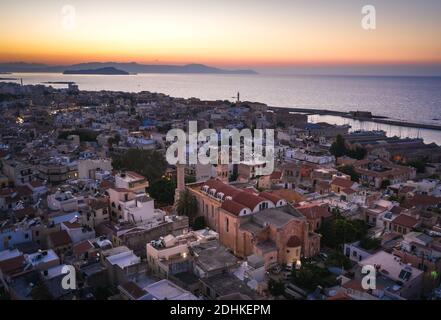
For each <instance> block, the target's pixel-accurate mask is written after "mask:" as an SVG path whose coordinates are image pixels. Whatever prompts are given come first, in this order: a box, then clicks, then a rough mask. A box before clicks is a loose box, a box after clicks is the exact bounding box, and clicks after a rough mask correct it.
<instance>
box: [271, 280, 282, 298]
mask: <svg viewBox="0 0 441 320" xmlns="http://www.w3.org/2000/svg"><path fill="white" fill-rule="evenodd" d="M268 291H269V293H270V294H271V295H272V296H274V297H278V296H281V295H283V294H284V293H285V286H284V285H283V282H281V281H276V280H274V279H272V278H270V279H269V280H268Z"/></svg>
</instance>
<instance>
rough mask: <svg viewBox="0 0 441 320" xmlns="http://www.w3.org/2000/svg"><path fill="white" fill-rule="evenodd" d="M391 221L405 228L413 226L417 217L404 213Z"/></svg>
mask: <svg viewBox="0 0 441 320" xmlns="http://www.w3.org/2000/svg"><path fill="white" fill-rule="evenodd" d="M392 222H393V223H395V224H398V225H400V226H403V227H407V228H413V227H415V226H416V225H417V224H418V220H417V219H415V218H414V217H411V216H408V215H406V214H400V215H399V216H398V217H396V218H395V219H394V220H393V221H392Z"/></svg>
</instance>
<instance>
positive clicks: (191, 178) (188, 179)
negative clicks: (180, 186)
mask: <svg viewBox="0 0 441 320" xmlns="http://www.w3.org/2000/svg"><path fill="white" fill-rule="evenodd" d="M194 182H196V177H195V176H185V183H186V184H187V183H194Z"/></svg>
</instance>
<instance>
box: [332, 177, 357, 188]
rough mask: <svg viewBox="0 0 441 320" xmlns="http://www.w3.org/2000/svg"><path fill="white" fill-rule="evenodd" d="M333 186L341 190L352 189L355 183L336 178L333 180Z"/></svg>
mask: <svg viewBox="0 0 441 320" xmlns="http://www.w3.org/2000/svg"><path fill="white" fill-rule="evenodd" d="M331 184H334V185H336V186H339V187H341V188H350V187H352V185H353V184H354V182H353V181H351V180H348V179H344V178H339V177H336V178H334V179H333V180H332V182H331Z"/></svg>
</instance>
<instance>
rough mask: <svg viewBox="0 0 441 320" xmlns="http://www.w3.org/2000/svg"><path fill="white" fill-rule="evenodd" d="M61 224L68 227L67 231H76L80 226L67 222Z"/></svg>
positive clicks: (76, 223)
mask: <svg viewBox="0 0 441 320" xmlns="http://www.w3.org/2000/svg"><path fill="white" fill-rule="evenodd" d="M63 224H64V225H65V226H66V227H68V228H69V229H78V228H81V224H79V223H78V222H69V221H64V222H63Z"/></svg>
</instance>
